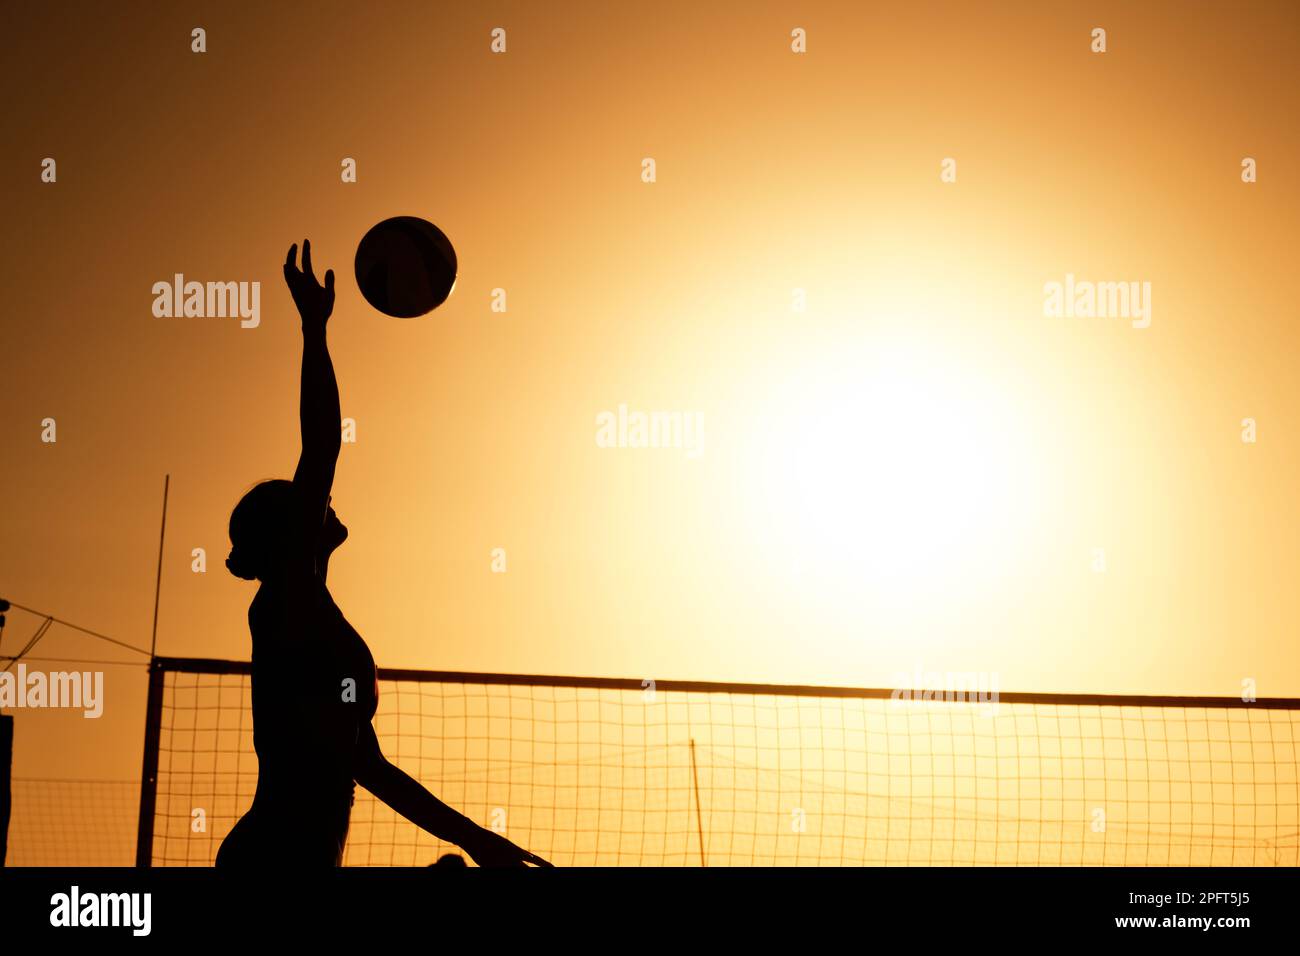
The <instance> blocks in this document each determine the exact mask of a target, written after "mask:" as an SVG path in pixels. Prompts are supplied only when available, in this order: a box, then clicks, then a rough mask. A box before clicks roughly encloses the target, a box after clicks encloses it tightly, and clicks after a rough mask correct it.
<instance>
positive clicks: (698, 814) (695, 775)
mask: <svg viewBox="0 0 1300 956" xmlns="http://www.w3.org/2000/svg"><path fill="white" fill-rule="evenodd" d="M691 780H692V781H693V782H694V784H695V825H696V826H697V827H698V828H699V831H700V866H702V867H707V866H708V865H709V863H708V860H707V859H706V858H705V851H704V813H703V812H702V811H701V810H700V774H699V771H698V770H696V769H695V738H694V737H692V738H691Z"/></svg>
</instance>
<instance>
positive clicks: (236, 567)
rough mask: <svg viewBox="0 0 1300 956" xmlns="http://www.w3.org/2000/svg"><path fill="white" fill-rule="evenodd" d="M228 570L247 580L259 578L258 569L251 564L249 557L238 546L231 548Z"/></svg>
mask: <svg viewBox="0 0 1300 956" xmlns="http://www.w3.org/2000/svg"><path fill="white" fill-rule="evenodd" d="M226 570H227V571H229V572H230V573H231V574H233V575H234V576H235V577H237V578H243V579H244V580H245V581H256V580H257V571H256V569H254V568H253V567H251V566H250V564H249V562H248V559H247V558H246V557H245V556H244V554H243V553H242V552H240V550H239V549H238V548H231V549H230V556H229V557H228V558H226Z"/></svg>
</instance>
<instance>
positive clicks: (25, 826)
mask: <svg viewBox="0 0 1300 956" xmlns="http://www.w3.org/2000/svg"><path fill="white" fill-rule="evenodd" d="M12 793H13V809H12V815H11V817H10V819H9V849H8V852H7V853H6V855H5V865H6V866H131V865H133V864H134V863H135V838H136V826H137V823H138V819H139V817H138V810H139V805H140V781H139V779H138V778H137V779H134V780H70V779H59V780H55V779H39V778H35V777H14V778H13V780H12Z"/></svg>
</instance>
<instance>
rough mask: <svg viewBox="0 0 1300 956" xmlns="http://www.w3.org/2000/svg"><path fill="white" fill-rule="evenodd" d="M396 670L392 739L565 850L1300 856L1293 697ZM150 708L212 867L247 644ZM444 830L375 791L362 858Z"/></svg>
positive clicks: (170, 677)
mask: <svg viewBox="0 0 1300 956" xmlns="http://www.w3.org/2000/svg"><path fill="white" fill-rule="evenodd" d="M380 678H381V679H380V705H379V713H378V715H377V716H376V719H375V724H376V728H377V730H378V734H379V738H380V741H381V743H382V745H383V747H384V751H385V753H386V755H387V756H388V758H389V759H390V760H391V761H392V762H394V763H396V764H398V765H399V766H401V767H402V769H404V770H406V771H407V772H408V773H410V774H411V775H412V776H414V777H416V778H417V779H419V780H420V781H422V782H423V783H424V784H425V785H426V786H427V787H429V789H430V790H432V791H433V792H434V793H435V794H436V795H437V796H439V797H440V798H441V799H442V800H444V801H445V802H447V803H449V804H451V805H452V806H454V807H456V808H457V809H459V810H460V811H461V812H463V813H465V814H467V815H468V816H470V817H471V818H473V819H474V820H476V821H477V822H478V823H480V824H483V825H484V826H492V827H496V828H499V829H501V830H502V831H503V832H504V833H505V835H506V836H508V837H509V838H510V839H512V840H514V841H515V842H516V843H519V844H520V845H522V846H524V847H527V848H528V849H530V850H532V851H534V852H536V853H538V854H540V855H542V856H544V857H546V858H548V859H550V860H551V861H552V862H554V863H555V864H557V865H569V866H572V865H637V866H663V865H669V866H695V865H701V864H703V865H708V866H727V865H733V866H734V865H746V866H747V865H757V866H768V865H858V864H936V865H952V864H957V865H960V864H1018V865H1026V864H1031V865H1032V864H1047V865H1056V864H1064V865H1072V864H1084V865H1255V866H1272V865H1288V866H1294V865H1296V864H1297V852H1298V849H1297V847H1298V844H1300V841H1298V840H1297V834H1298V833H1300V816H1298V815H1300V780H1298V777H1297V767H1298V765H1300V762H1298V759H1297V736H1298V725H1300V701H1278V700H1271V701H1259V702H1257V703H1252V704H1243V703H1242V702H1240V701H1233V700H1231V699H1224V700H1220V699H1217V698H1216V699H1206V698H1199V699H1193V698H1133V697H1127V698H1092V697H1082V696H1069V695H1023V694H1022V695H1013V694H1002V695H1001V696H1000V700H999V701H998V703H997V704H996V705H994V704H990V703H977V702H969V701H961V702H952V701H943V700H935V701H915V702H908V701H899V700H893V699H891V698H890V692H889V691H881V690H854V689H847V688H791V687H769V686H759V685H721V684H698V683H685V682H658V683H657V684H656V685H654V686H645V687H643V686H642V683H643V682H639V681H634V680H619V679H609V680H604V679H590V678H563V677H546V678H542V677H523V676H517V677H512V676H509V675H469V674H446V673H434V672H417V671H391V670H381V672H380ZM647 683H648V682H647ZM149 722H150V727H149V731H148V732H147V733H146V780H148V777H150V776H151V774H150V760H151V757H150V753H152V754H153V755H154V758H153V759H156V772H155V773H154V774H152V776H155V777H156V783H155V784H154V785H153V786H152V787H151V786H149V785H148V783H146V786H145V788H144V796H143V798H142V800H141V820H140V850H139V856H138V859H139V860H140V862H142V863H152V864H153V865H196V864H197V865H208V864H211V863H212V861H213V859H214V858H215V856H216V852H217V847H218V846H219V845H220V843H221V840H222V839H223V838H224V837H225V835H226V833H227V832H228V831H229V830H230V828H231V827H232V826H233V825H234V823H235V821H236V820H237V819H238V818H239V816H240V814H242V813H243V812H244V811H245V810H246V809H247V808H248V806H249V805H250V803H251V801H252V797H253V791H254V787H255V784H256V780H257V758H256V756H255V754H254V752H253V742H252V721H251V713H250V682H249V676H248V665H247V664H242V663H231V662H219V661H194V660H176V659H160V660H158V661H157V662H156V663H155V665H154V670H153V675H152V682H151V690H150V718H149ZM150 791H152V792H153V797H152V800H151V798H150ZM151 804H152V805H151ZM196 810H202V812H203V826H202V828H201V829H200V828H198V827H197V825H196V822H195V821H196V819H197V818H196V814H195V811H196ZM449 849H451V848H450V847H447V846H446V845H444V844H441V843H439V841H437V840H436V839H434V838H433V837H431V836H429V835H428V834H426V833H424V832H423V831H421V830H419V829H418V828H416V827H415V826H414V825H412V824H410V823H408V822H407V821H405V820H404V819H401V818H399V817H397V816H396V815H395V814H394V813H393V812H392V811H390V810H389V809H388V808H387V807H385V806H384V805H383V804H380V803H378V802H377V801H376V800H374V799H373V798H372V797H371V796H370V795H369V794H368V793H366V792H365V791H364V790H362V789H361V788H358V790H357V800H356V806H355V808H354V811H353V816H352V828H351V831H350V834H349V839H348V846H347V853H346V857H345V863H346V864H348V865H372V866H373V865H382V866H386V865H401V866H409V865H427V864H429V863H432V862H434V860H436V859H437V858H438V856H439V855H440V854H441V853H442V852H445V851H447V850H449Z"/></svg>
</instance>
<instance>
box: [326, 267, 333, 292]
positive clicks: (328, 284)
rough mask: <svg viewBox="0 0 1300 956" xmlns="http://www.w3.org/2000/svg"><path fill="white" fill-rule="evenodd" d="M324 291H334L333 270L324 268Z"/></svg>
mask: <svg viewBox="0 0 1300 956" xmlns="http://www.w3.org/2000/svg"><path fill="white" fill-rule="evenodd" d="M325 291H326V292H330V293H332V292H333V291H334V270H333V269H326V270H325Z"/></svg>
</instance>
